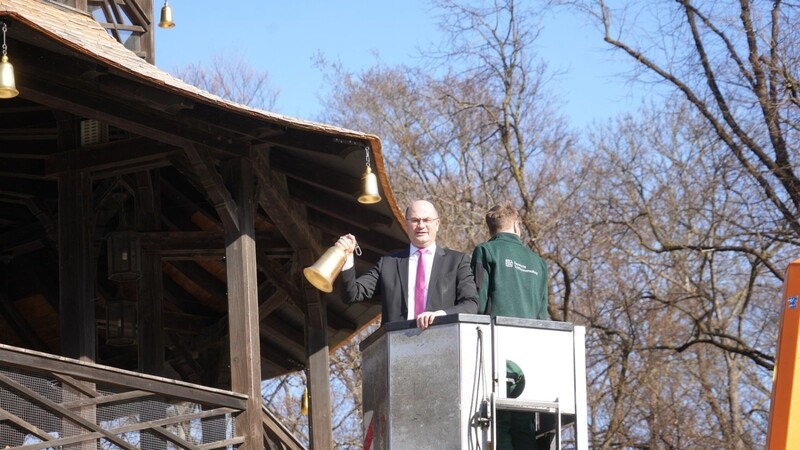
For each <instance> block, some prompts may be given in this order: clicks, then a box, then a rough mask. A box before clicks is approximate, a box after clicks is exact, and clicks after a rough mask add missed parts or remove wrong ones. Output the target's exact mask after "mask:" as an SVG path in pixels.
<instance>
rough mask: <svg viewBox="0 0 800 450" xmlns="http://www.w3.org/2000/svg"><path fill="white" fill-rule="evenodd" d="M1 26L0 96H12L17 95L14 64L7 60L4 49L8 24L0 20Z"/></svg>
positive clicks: (5, 48)
mask: <svg viewBox="0 0 800 450" xmlns="http://www.w3.org/2000/svg"><path fill="white" fill-rule="evenodd" d="M0 24H2V28H3V56H2V58H0V98H14V97H16V96H17V95H19V91H18V90H17V86H16V83H15V81H14V66H12V65H11V63H10V62H8V55H6V51H7V50H8V47H7V46H6V31H7V30H8V25H6V23H5V22H0Z"/></svg>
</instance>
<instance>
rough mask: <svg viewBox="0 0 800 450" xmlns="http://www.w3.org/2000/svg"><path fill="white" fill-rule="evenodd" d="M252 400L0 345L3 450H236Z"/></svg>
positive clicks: (240, 441)
mask: <svg viewBox="0 0 800 450" xmlns="http://www.w3.org/2000/svg"><path fill="white" fill-rule="evenodd" d="M246 400H247V398H246V397H245V396H243V395H240V394H236V393H233V392H228V391H223V390H219V389H212V388H207V387H203V386H197V385H192V384H189V383H184V382H180V381H175V380H170V379H166V378H160V377H154V376H149V375H143V374H139V373H135V372H130V371H125V370H119V369H114V368H110V367H105V366H100V365H96V364H91V363H84V362H81V361H76V360H72V359H68V358H61V357H58V356H53V355H48V354H45V353H39V352H33V351H29V350H24V349H19V348H15V347H9V346H5V345H0V449H6V448H14V449H26V450H28V449H31V450H32V449H50V448H64V449H88V448H92V449H98V448H102V449H105V448H122V449H148V450H150V449H215V448H229V449H234V448H237V447H238V446H239V445H240V444H242V443H243V442H244V438H242V437H238V436H237V435H236V417H237V416H238V415H239V414H240V413H241V412H242V411H243V410H244V408H245V407H246ZM267 448H269V447H267ZM279 448H280V447H279ZM283 448H294V447H291V446H289V447H286V446H284V447H283Z"/></svg>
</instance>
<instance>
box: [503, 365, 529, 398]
mask: <svg viewBox="0 0 800 450" xmlns="http://www.w3.org/2000/svg"><path fill="white" fill-rule="evenodd" d="M506 383H507V385H508V387H507V389H506V397H508V398H517V397H519V396H520V395H522V391H524V390H525V374H524V373H523V372H522V368H521V367H520V366H519V365H518V364H517V363H515V362H514V361H511V360H510V359H507V360H506Z"/></svg>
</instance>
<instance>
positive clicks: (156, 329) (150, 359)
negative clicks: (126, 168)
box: [136, 170, 165, 376]
mask: <svg viewBox="0 0 800 450" xmlns="http://www.w3.org/2000/svg"><path fill="white" fill-rule="evenodd" d="M158 180H159V174H158V170H153V171H150V172H142V173H139V174H137V175H136V185H137V186H136V222H137V224H136V228H137V230H138V231H158V230H159V229H160V222H161V221H160V220H159V217H160V211H161V206H160V202H159V197H160V195H159V185H158ZM163 281H164V280H163V274H162V270H161V251H160V250H159V249H158V248H153V247H147V246H146V247H144V248H143V249H142V278H141V279H140V280H139V298H138V299H137V303H138V308H137V313H138V336H137V342H138V352H139V358H138V359H139V371H140V372H142V373H147V374H150V375H158V376H161V375H162V373H163V370H164V359H165V357H164V353H165V343H164V339H165V338H164V302H163V299H164V283H163Z"/></svg>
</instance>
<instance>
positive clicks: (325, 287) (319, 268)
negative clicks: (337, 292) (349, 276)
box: [303, 245, 347, 292]
mask: <svg viewBox="0 0 800 450" xmlns="http://www.w3.org/2000/svg"><path fill="white" fill-rule="evenodd" d="M346 260H347V253H345V251H344V250H342V249H341V248H339V247H337V246H335V245H334V246H333V247H331V248H329V249H328V250H327V251H326V252H325V253H323V254H322V256H320V257H319V259H318V260H317V262H315V263H314V264H313V265H311V266H309V267H306V268H305V269H303V275H305V277H306V280H308V282H309V283H311V284H312V285H313V286H314V287H315V288H317V289H319V290H320V291H322V292H333V282H334V280H336V277H337V276H339V272H341V271H342V266H344V262H345V261H346Z"/></svg>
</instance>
